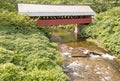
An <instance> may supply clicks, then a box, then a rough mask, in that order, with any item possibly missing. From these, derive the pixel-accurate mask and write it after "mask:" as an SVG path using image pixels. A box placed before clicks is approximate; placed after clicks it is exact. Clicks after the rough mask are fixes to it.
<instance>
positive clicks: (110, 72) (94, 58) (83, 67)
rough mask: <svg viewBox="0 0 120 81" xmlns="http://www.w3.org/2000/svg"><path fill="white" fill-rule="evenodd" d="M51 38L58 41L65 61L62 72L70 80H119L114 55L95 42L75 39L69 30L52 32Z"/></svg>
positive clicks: (119, 74)
mask: <svg viewBox="0 0 120 81" xmlns="http://www.w3.org/2000/svg"><path fill="white" fill-rule="evenodd" d="M51 40H52V41H54V42H56V43H58V49H59V51H60V53H61V55H62V56H63V57H65V59H66V60H65V63H64V64H63V70H64V72H65V73H66V74H67V75H68V76H69V77H70V81H120V72H119V68H117V65H116V64H115V61H114V60H115V59H117V58H116V57H115V56H113V55H111V54H110V52H108V51H106V50H104V49H102V48H100V47H98V46H97V45H96V44H95V43H93V42H89V41H86V40H85V39H82V38H80V39H79V40H78V41H76V40H75V38H74V35H72V33H70V32H66V31H63V30H62V32H58V31H57V32H53V33H52V37H51Z"/></svg>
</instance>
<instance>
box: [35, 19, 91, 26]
mask: <svg viewBox="0 0 120 81" xmlns="http://www.w3.org/2000/svg"><path fill="white" fill-rule="evenodd" d="M91 22H92V18H91V17H86V18H76V19H46V20H38V22H37V25H38V26H51V25H62V24H63V25H64V24H88V23H91Z"/></svg>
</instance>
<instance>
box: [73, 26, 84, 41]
mask: <svg viewBox="0 0 120 81" xmlns="http://www.w3.org/2000/svg"><path fill="white" fill-rule="evenodd" d="M81 26H82V25H81V24H76V26H75V29H74V36H75V40H76V41H78V39H79V38H80V37H82V36H81V34H80V27H81Z"/></svg>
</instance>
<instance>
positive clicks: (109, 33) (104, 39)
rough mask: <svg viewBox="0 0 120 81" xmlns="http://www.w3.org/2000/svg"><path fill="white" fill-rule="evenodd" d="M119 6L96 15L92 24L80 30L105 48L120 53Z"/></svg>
mask: <svg viewBox="0 0 120 81" xmlns="http://www.w3.org/2000/svg"><path fill="white" fill-rule="evenodd" d="M119 14H120V8H119V7H116V8H113V9H111V10H108V11H107V12H104V13H100V14H98V15H96V17H95V20H94V21H93V23H92V24H90V25H89V26H87V27H84V28H83V29H82V30H81V32H82V34H83V35H84V36H85V37H92V38H96V39H97V40H98V41H99V42H101V43H102V44H103V45H104V46H105V47H106V48H108V49H109V50H111V51H113V52H115V53H116V54H117V55H120V15H119Z"/></svg>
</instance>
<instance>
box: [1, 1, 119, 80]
mask: <svg viewBox="0 0 120 81" xmlns="http://www.w3.org/2000/svg"><path fill="white" fill-rule="evenodd" d="M17 3H37V4H71V5H90V6H91V7H92V8H93V9H94V10H95V11H96V13H97V15H96V16H95V17H94V21H93V23H91V24H90V25H88V26H86V27H83V28H82V30H81V32H82V34H83V36H85V37H91V38H94V39H97V40H98V41H99V42H100V43H101V44H103V45H104V46H105V47H106V48H108V49H109V50H111V51H113V52H114V53H115V54H116V55H118V56H120V15H119V14H120V8H119V7H117V6H119V5H120V4H119V3H120V0H99V1H98V0H0V81H69V78H68V77H67V76H66V75H65V74H64V72H63V70H62V68H61V64H62V63H63V60H64V58H62V57H61V56H60V55H59V52H58V51H57V45H56V44H55V43H50V42H49V39H48V37H49V33H48V31H49V30H47V29H46V28H43V27H37V26H36V25H35V21H36V20H33V19H30V18H29V17H27V16H22V15H18V14H17ZM46 31H47V32H46Z"/></svg>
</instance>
